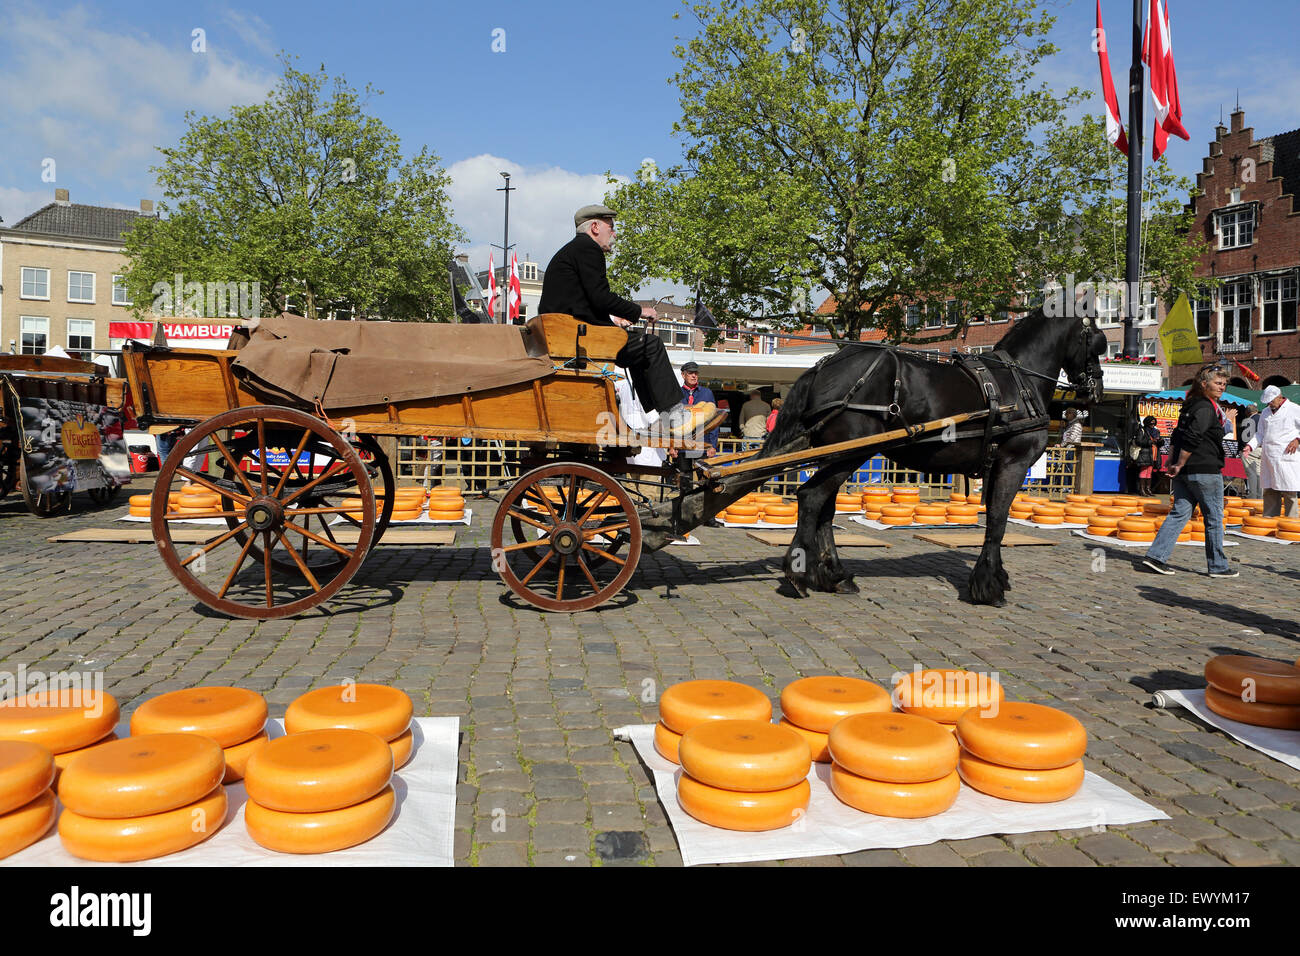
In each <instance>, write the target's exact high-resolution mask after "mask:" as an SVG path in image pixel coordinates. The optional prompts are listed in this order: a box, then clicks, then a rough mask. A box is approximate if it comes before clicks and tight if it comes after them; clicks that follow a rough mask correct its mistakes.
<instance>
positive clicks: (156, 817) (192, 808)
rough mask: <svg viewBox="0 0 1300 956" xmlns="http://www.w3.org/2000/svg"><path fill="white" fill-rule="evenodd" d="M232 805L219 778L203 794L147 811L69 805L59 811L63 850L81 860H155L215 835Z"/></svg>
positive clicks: (120, 861) (125, 861) (122, 861)
mask: <svg viewBox="0 0 1300 956" xmlns="http://www.w3.org/2000/svg"><path fill="white" fill-rule="evenodd" d="M228 806H229V804H228V803H227V800H226V791H225V788H224V787H222V786H220V785H219V784H218V785H217V786H216V787H215V788H214V789H212V790H211V791H209V792H208V793H207V794H206V795H204V796H203V797H202V798H200V799H199V800H196V801H194V802H192V803H188V804H186V805H185V806H182V807H177V808H175V809H174V810H168V811H166V812H164V813H154V814H150V815H148V816H138V817H118V818H116V819H100V818H99V817H90V816H86V815H85V814H82V813H77V812H75V811H73V810H68V809H66V808H65V809H64V811H63V813H62V814H60V816H59V839H60V840H61V841H62V842H63V848H64V849H65V850H67V851H68V852H69V853H71V854H72V855H73V856H76V857H80V858H81V859H83V860H100V861H104V862H111V863H127V862H130V861H133V860H152V859H155V858H156V857H160V856H166V855H167V854H169V853H177V852H179V851H181V850H186V849H189V848H190V847H192V846H197V845H198V844H200V843H202V842H203V841H204V840H206V839H207V838H208V837H210V836H212V834H214V833H216V832H217V830H219V829H221V824H222V823H224V822H225V819H226V809H227V807H228Z"/></svg>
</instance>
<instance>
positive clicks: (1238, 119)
mask: <svg viewBox="0 0 1300 956" xmlns="http://www.w3.org/2000/svg"><path fill="white" fill-rule="evenodd" d="M1228 119H1229V120H1230V121H1231V123H1232V131H1233V132H1234V133H1240V132H1241V131H1242V130H1243V129H1244V128H1245V126H1246V111H1245V110H1243V109H1242V108H1241V107H1240V106H1238V107H1237V108H1236V109H1235V110H1233V111H1232V115H1231V116H1229V117H1228Z"/></svg>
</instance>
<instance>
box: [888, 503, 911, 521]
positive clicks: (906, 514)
mask: <svg viewBox="0 0 1300 956" xmlns="http://www.w3.org/2000/svg"><path fill="white" fill-rule="evenodd" d="M915 510H916V509H915V506H914V505H881V507H880V513H881V514H883V515H885V516H886V517H889V518H910V517H911V516H912V513H913V511H915Z"/></svg>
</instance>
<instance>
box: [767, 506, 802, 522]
mask: <svg viewBox="0 0 1300 956" xmlns="http://www.w3.org/2000/svg"><path fill="white" fill-rule="evenodd" d="M762 507H763V512H762V516H761V518H760V520H761V521H764V522H766V523H767V524H798V523H799V506H798V505H796V504H793V503H791V502H788V501H776V502H770V503H769V502H764V503H763V506H762Z"/></svg>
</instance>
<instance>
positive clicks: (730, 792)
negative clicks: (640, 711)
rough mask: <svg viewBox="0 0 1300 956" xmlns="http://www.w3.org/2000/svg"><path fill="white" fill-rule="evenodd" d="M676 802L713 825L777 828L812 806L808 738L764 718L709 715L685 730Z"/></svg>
mask: <svg viewBox="0 0 1300 956" xmlns="http://www.w3.org/2000/svg"><path fill="white" fill-rule="evenodd" d="M677 755H678V760H679V761H680V762H681V765H682V771H683V773H682V774H681V776H680V777H679V778H678V780H677V802H678V803H679V804H681V807H682V809H683V810H685V811H686V812H687V813H689V814H690V815H691V816H693V817H694V818H695V819H697V820H699V821H700V822H701V823H707V824H709V825H710V826H715V827H721V828H723V829H725V830H746V831H750V832H753V831H758V830H778V829H780V828H781V827H788V826H790V824H792V823H794V822H795V821H796V820H798V819H799V818H800V817H801V816H802V815H803V812H804V811H805V810H806V809H808V800H809V798H810V797H811V796H812V787H811V786H810V785H809V783H808V771H809V770H810V769H811V767H812V759H811V756H810V754H809V752H808V744H807V743H805V742H804V739H803V738H802V737H800V736H799V735H798V734H797V733H795V732H794V731H793V730H791V729H790V728H789V727H782V726H780V725H778V724H772V723H768V722H766V721H760V720H709V721H705V722H703V723H699V724H696V725H695V726H694V727H692V728H691V729H690V730H688V731H686V733H684V734H682V738H681V741H680V742H679V743H678V748H677Z"/></svg>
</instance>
